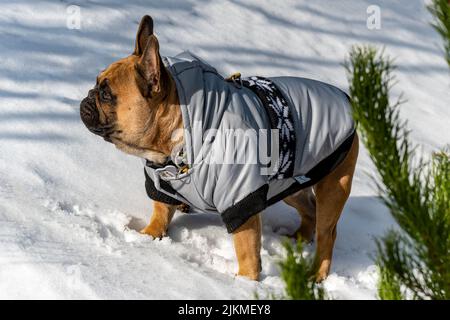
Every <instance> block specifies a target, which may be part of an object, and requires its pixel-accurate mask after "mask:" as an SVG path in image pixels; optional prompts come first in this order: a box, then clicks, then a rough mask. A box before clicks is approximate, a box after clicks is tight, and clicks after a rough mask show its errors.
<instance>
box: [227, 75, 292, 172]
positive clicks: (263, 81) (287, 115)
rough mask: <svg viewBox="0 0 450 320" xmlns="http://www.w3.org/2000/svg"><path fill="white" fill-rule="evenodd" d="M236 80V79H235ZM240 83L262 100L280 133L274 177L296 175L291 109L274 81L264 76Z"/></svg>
mask: <svg viewBox="0 0 450 320" xmlns="http://www.w3.org/2000/svg"><path fill="white" fill-rule="evenodd" d="M233 81H235V80H233ZM239 81H240V82H239V84H242V85H243V86H244V87H247V88H249V89H250V90H252V91H253V92H254V93H255V94H256V95H257V96H258V97H259V99H260V100H261V102H262V104H263V106H264V109H265V110H266V112H267V115H268V117H269V120H270V125H271V128H272V129H277V130H278V134H279V158H278V159H279V161H278V163H277V165H276V168H277V169H276V171H275V173H274V174H273V175H271V176H270V180H272V179H285V178H290V177H292V176H293V175H294V164H295V147H296V141H295V140H296V139H295V129H294V121H293V119H292V114H291V109H290V108H289V105H288V103H287V101H286V99H285V98H284V97H283V95H282V93H281V92H280V90H279V89H278V88H277V87H276V86H275V84H274V83H273V81H271V80H270V79H268V78H263V77H256V76H254V77H249V78H245V79H239Z"/></svg>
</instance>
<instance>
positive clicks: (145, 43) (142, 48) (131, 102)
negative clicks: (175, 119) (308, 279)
mask: <svg viewBox="0 0 450 320" xmlns="http://www.w3.org/2000/svg"><path fill="white" fill-rule="evenodd" d="M169 77H170V76H169V74H168V72H167V70H166V69H165V67H164V66H163V64H162V60H161V57H160V55H159V44H158V40H157V38H156V37H155V35H154V34H153V20H152V18H151V17H149V16H144V17H143V18H142V20H141V23H140V25H139V30H138V33H137V36H136V44H135V49H134V52H133V53H132V54H131V55H130V56H128V57H126V58H123V59H120V60H118V61H116V62H114V63H112V64H111V65H110V66H108V67H107V68H106V69H105V70H103V71H102V72H100V74H99V75H98V76H97V83H96V85H95V87H94V88H93V89H91V90H90V91H89V93H88V96H87V97H86V98H84V99H83V101H82V102H81V104H80V116H81V119H82V121H83V123H84V124H85V125H86V127H87V128H88V129H89V130H90V131H91V132H93V133H95V134H97V135H99V136H101V137H103V138H104V139H105V140H106V141H108V142H112V143H114V144H115V145H116V147H118V148H119V149H121V150H122V151H125V152H127V153H130V154H134V155H137V156H142V157H147V158H148V155H149V153H150V154H151V153H152V152H153V153H155V151H153V150H152V141H153V142H154V140H155V139H158V134H160V132H152V129H153V128H154V125H155V122H156V121H158V118H159V117H160V116H161V113H162V112H163V111H161V109H163V108H164V107H165V105H167V98H168V95H169V92H168V91H169V83H170V78H169ZM153 131H154V130H153ZM157 131H161V130H157ZM155 135H156V137H155ZM153 156H154V155H153Z"/></svg>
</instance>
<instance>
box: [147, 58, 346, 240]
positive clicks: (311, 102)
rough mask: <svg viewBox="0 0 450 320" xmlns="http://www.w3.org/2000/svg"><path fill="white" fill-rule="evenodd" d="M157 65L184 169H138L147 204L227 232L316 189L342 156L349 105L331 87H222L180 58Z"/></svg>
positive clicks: (196, 63)
mask: <svg viewBox="0 0 450 320" xmlns="http://www.w3.org/2000/svg"><path fill="white" fill-rule="evenodd" d="M163 62H164V64H165V66H166V67H167V69H168V71H169V72H170V74H171V75H172V77H173V78H174V80H175V83H176V88H177V92H178V97H179V101H180V108H181V113H182V118H183V125H184V142H185V144H184V148H183V151H182V153H181V154H182V157H183V159H184V162H183V163H181V164H177V165H174V164H173V163H172V162H170V163H167V164H165V165H163V166H157V165H155V164H153V163H151V162H149V161H147V165H146V166H145V173H146V177H147V180H146V189H147V193H148V195H149V196H150V197H151V198H152V199H154V200H158V201H162V202H166V203H170V204H179V203H184V204H187V205H189V206H190V207H191V208H192V210H194V211H201V212H218V213H219V214H220V215H221V217H222V220H223V221H224V223H225V225H226V226H227V229H228V232H233V231H235V230H236V229H237V228H238V227H239V226H241V225H242V224H243V223H245V221H247V220H248V218H250V217H251V216H252V215H254V214H257V213H258V212H260V211H262V210H263V209H265V208H266V207H267V206H269V205H271V204H273V203H275V202H277V201H279V200H281V199H283V198H284V197H286V196H288V195H290V194H292V193H294V192H297V191H298V190H300V189H302V188H305V187H308V186H311V185H313V184H315V183H317V182H318V181H319V180H320V179H321V178H323V177H324V176H325V175H327V174H328V173H330V172H331V171H332V170H333V169H334V168H335V167H336V166H337V165H338V164H339V163H340V161H342V159H343V158H344V157H345V155H346V153H347V152H348V150H349V149H350V146H351V144H352V141H353V137H354V132H355V125H354V122H353V119H352V117H351V106H350V102H349V99H348V96H347V95H346V94H345V93H344V92H343V91H341V90H340V89H338V88H336V87H334V86H332V85H329V84H326V83H323V82H320V81H315V80H311V79H305V78H296V77H272V78H269V79H265V78H257V77H251V78H248V79H244V80H243V81H242V80H241V79H235V80H234V81H226V80H225V79H224V78H223V77H222V76H221V75H220V74H219V73H218V72H217V71H216V69H215V68H213V67H212V66H210V65H209V64H207V63H205V62H204V61H202V60H201V59H200V58H198V57H196V56H195V55H193V54H191V53H189V52H184V53H182V54H180V55H177V56H176V57H164V58H163ZM271 129H277V130H272V131H271ZM255 136H256V138H255Z"/></svg>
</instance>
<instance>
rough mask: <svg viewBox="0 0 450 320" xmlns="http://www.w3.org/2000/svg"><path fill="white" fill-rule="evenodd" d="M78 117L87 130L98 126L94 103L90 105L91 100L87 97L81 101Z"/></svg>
mask: <svg viewBox="0 0 450 320" xmlns="http://www.w3.org/2000/svg"><path fill="white" fill-rule="evenodd" d="M90 94H91V92H90V91H89V95H90ZM80 117H81V120H82V121H83V123H84V124H85V126H86V127H88V128H95V127H97V126H98V124H99V115H98V110H97V107H96V106H95V103H92V100H91V98H90V97H89V96H88V97H87V98H84V99H83V101H81V104H80Z"/></svg>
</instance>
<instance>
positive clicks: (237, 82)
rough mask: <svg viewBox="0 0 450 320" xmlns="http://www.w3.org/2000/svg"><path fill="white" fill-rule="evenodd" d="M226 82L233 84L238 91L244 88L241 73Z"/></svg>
mask: <svg viewBox="0 0 450 320" xmlns="http://www.w3.org/2000/svg"><path fill="white" fill-rule="evenodd" d="M225 81H227V82H232V83H233V84H234V86H235V87H236V88H238V89H241V88H242V86H243V84H242V78H241V73H240V72H235V73H233V74H232V75H231V76H229V77H228V78H225Z"/></svg>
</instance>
